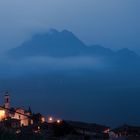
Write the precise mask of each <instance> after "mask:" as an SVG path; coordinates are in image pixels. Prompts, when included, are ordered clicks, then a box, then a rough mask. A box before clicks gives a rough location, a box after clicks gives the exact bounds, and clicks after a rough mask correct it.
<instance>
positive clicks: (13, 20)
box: [0, 0, 140, 52]
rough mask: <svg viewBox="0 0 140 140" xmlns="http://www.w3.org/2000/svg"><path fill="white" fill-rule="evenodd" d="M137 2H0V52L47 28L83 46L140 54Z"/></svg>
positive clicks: (58, 0) (138, 4)
mask: <svg viewBox="0 0 140 140" xmlns="http://www.w3.org/2000/svg"><path fill="white" fill-rule="evenodd" d="M139 7H140V1H139V0H28V1H27V0H24V1H19V0H12V1H11V0H0V52H1V51H4V50H7V49H9V48H11V47H16V46H17V45H19V44H20V43H22V42H23V41H24V40H26V39H28V38H29V37H30V36H31V35H33V34H34V33H38V32H45V31H47V30H48V29H50V28H56V29H58V30H62V29H68V30H70V31H72V32H74V33H75V34H76V35H77V36H78V37H79V38H80V39H82V40H83V41H84V42H85V43H86V44H101V45H104V46H105V47H110V48H113V49H116V48H123V47H128V48H131V49H133V50H135V51H139V52H140V47H139V46H140V40H139V35H140V16H139V13H140V8H139Z"/></svg>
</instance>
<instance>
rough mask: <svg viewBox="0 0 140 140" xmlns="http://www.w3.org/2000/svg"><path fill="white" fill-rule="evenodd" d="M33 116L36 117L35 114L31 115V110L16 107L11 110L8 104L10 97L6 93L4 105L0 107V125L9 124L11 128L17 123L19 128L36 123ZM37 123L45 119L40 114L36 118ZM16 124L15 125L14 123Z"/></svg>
mask: <svg viewBox="0 0 140 140" xmlns="http://www.w3.org/2000/svg"><path fill="white" fill-rule="evenodd" d="M34 116H36V117H37V115H36V114H32V112H31V109H30V108H29V109H28V110H26V109H24V108H21V107H18V108H13V107H11V104H10V96H9V95H8V93H6V94H5V96H4V105H3V106H0V123H1V125H3V124H5V123H6V122H11V123H12V124H11V126H13V127H15V126H17V124H18V122H19V125H20V127H21V126H28V125H31V124H34V123H36V120H35V119H34ZM38 117H39V118H38V123H39V122H42V123H43V122H45V117H43V116H42V115H41V114H40V115H39V116H38ZM15 122H16V123H15Z"/></svg>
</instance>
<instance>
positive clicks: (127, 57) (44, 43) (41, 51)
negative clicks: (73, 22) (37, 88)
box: [8, 29, 140, 69]
mask: <svg viewBox="0 0 140 140" xmlns="http://www.w3.org/2000/svg"><path fill="white" fill-rule="evenodd" d="M8 55H10V56H11V57H13V58H28V57H37V56H47V57H57V58H64V57H65V58H66V57H74V56H75V57H92V58H94V57H96V58H100V59H101V60H102V61H103V63H107V65H110V67H114V68H115V67H121V69H122V68H123V69H124V68H128V67H131V65H132V66H137V65H140V58H139V55H137V54H136V53H135V52H133V51H131V50H129V49H127V48H124V49H121V50H119V51H117V52H115V51H112V50H111V49H109V48H104V47H102V46H100V45H93V46H87V45H85V44H84V43H83V42H82V41H81V40H79V39H78V38H77V37H76V36H75V35H74V34H73V33H72V32H69V31H67V30H63V31H62V32H59V31H57V30H55V29H51V30H50V31H49V32H47V33H44V34H37V35H34V36H33V37H32V38H31V39H30V40H28V41H26V42H24V43H23V44H22V45H21V46H19V47H17V48H14V49H12V50H10V51H8ZM125 66H127V67H125Z"/></svg>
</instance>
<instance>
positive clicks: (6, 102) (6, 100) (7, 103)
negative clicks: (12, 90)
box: [4, 92, 10, 117]
mask: <svg viewBox="0 0 140 140" xmlns="http://www.w3.org/2000/svg"><path fill="white" fill-rule="evenodd" d="M4 107H5V115H6V117H9V109H10V96H9V95H8V92H7V93H6V94H5V96H4Z"/></svg>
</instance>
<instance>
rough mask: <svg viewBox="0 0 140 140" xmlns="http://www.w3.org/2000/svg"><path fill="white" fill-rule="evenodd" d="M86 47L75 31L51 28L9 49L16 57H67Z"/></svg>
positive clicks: (77, 53)
mask: <svg viewBox="0 0 140 140" xmlns="http://www.w3.org/2000/svg"><path fill="white" fill-rule="evenodd" d="M84 47H85V45H84V43H83V42H82V41H80V40H79V39H78V38H77V37H76V36H75V35H74V34H73V33H71V32H69V31H67V30H64V31H62V32H58V31H57V30H54V29H52V30H50V31H49V32H48V33H46V34H37V35H35V36H33V37H32V38H31V39H30V40H28V41H26V42H24V43H23V44H22V45H21V46H19V47H17V48H15V49H12V50H10V51H9V54H10V55H12V56H14V57H26V56H53V57H67V56H74V55H79V54H80V51H81V50H82V49H83V48H84Z"/></svg>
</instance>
